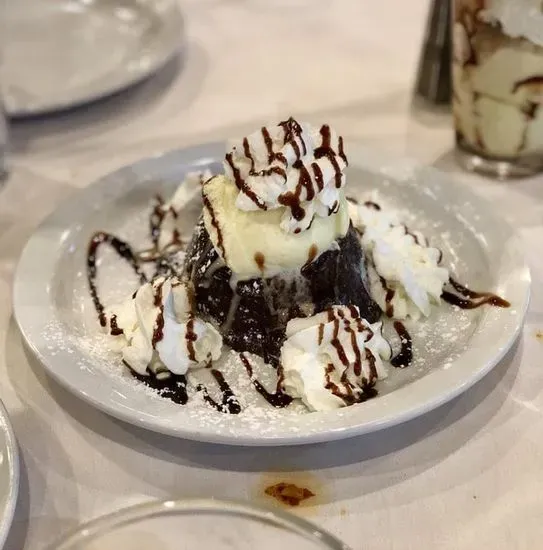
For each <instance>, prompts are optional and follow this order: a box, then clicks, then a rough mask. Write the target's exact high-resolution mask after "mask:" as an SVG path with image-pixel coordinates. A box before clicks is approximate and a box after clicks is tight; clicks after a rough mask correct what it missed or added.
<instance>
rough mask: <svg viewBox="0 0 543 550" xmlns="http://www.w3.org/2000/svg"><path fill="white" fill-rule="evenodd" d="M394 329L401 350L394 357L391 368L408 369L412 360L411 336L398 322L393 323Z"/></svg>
mask: <svg viewBox="0 0 543 550" xmlns="http://www.w3.org/2000/svg"><path fill="white" fill-rule="evenodd" d="M394 329H395V330H396V332H397V333H398V336H399V337H400V342H401V348H400V352H399V353H398V355H396V356H394V357H393V358H392V359H391V360H390V363H391V365H392V366H394V367H397V368H400V369H403V368H405V367H408V366H409V365H410V364H411V361H412V360H413V341H412V339H411V335H410V334H409V332H408V331H407V329H406V328H405V325H404V324H403V323H402V322H400V321H395V322H394Z"/></svg>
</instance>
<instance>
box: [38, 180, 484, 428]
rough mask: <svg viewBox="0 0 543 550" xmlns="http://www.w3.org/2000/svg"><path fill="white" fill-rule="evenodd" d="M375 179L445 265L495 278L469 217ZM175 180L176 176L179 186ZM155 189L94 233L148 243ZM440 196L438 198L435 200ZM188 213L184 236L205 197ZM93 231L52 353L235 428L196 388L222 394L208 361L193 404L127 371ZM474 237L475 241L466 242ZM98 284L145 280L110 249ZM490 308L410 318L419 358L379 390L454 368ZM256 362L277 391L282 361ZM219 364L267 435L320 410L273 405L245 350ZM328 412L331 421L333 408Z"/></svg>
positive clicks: (60, 299) (116, 290)
mask: <svg viewBox="0 0 543 550" xmlns="http://www.w3.org/2000/svg"><path fill="white" fill-rule="evenodd" d="M374 183H375V184H376V187H378V188H379V189H378V191H379V195H378V196H379V197H380V198H382V200H385V201H386V202H387V203H388V204H390V205H391V206H392V207H393V208H397V209H398V210H399V211H400V212H401V215H402V218H403V219H405V221H406V223H408V224H409V226H410V228H413V229H414V230H418V231H421V232H422V233H424V234H425V235H426V236H427V237H428V238H429V239H430V242H431V243H432V245H433V246H436V247H439V248H440V249H441V250H442V251H443V254H444V259H443V263H444V265H447V266H449V267H450V269H451V272H452V273H454V274H455V275H456V276H457V278H458V279H459V280H461V281H463V282H466V283H469V284H472V285H473V286H475V287H482V288H484V287H485V285H487V283H488V279H489V276H488V269H487V266H486V265H485V263H484V260H481V262H480V264H478V265H473V264H472V265H467V264H466V263H465V262H463V260H462V258H463V257H470V258H473V256H474V254H473V253H471V254H467V253H463V252H465V249H466V247H467V246H474V244H473V237H471V239H466V230H465V229H463V230H462V220H457V222H458V227H455V228H453V229H454V230H452V229H451V227H450V224H451V218H452V216H450V217H449V218H448V219H445V216H443V215H442V212H435V211H434V212H432V211H431V210H430V209H429V207H428V205H426V206H425V205H422V207H421V206H418V207H417V205H416V204H415V203H413V202H412V201H411V202H410V201H406V200H404V199H405V196H398V186H397V185H396V184H394V182H390V181H388V180H385V181H382V180H377V181H375V182H374ZM174 188H175V186H174V185H173V184H172V191H173V190H174ZM148 191H149V192H148V194H147V195H146V196H145V197H143V196H141V197H140V196H138V200H137V201H135V203H132V204H131V209H130V215H126V216H125V215H119V213H117V212H116V210H115V205H112V206H111V208H109V209H108V208H105V209H103V211H100V212H99V213H97V215H96V218H95V219H93V220H91V221H87V222H86V224H87V227H88V230H89V235H90V232H93V231H95V230H99V229H104V230H107V231H110V232H113V233H115V234H116V235H118V236H119V237H121V238H123V239H124V240H126V241H128V242H130V243H131V244H132V245H133V246H134V247H135V248H136V249H139V248H142V249H143V248H145V247H146V246H148V245H149V240H148V225H147V221H148V213H149V199H150V197H151V196H152V194H153V188H152V185H150V188H149V190H148ZM367 191H368V189H367V187H365V188H363V187H362V185H360V186H357V185H356V183H355V182H354V181H353V179H352V178H351V179H350V183H349V185H348V194H349V195H351V196H353V197H354V198H357V197H360V196H362V195H364V194H366V193H367ZM411 193H412V192H411ZM433 204H434V206H435V202H434V203H433ZM400 205H401V206H400ZM406 205H407V207H406ZM117 207H118V205H117ZM186 213H187V216H186V217H185V219H184V222H185V223H186V226H187V230H186V233H185V234H182V236H181V237H182V239H183V240H184V241H188V240H189V239H190V236H191V234H190V232H191V229H190V228H192V227H194V224H195V223H196V220H197V216H198V213H199V205H198V203H197V202H196V201H195V203H194V204H191V205H188V206H187V210H186ZM459 228H460V229H459ZM86 238H87V236H86V235H83V236H82V237H81V243H80V244H79V246H77V247H75V249H74V250H73V253H72V254H69V255H66V258H65V259H63V262H62V263H61V265H60V266H59V271H58V273H59V275H58V276H57V277H58V278H57V280H56V281H55V283H56V285H55V289H54V301H55V307H56V308H57V309H56V313H57V314H58V319H57V321H55V322H53V323H50V325H49V326H48V328H47V330H46V334H44V338H45V339H46V340H47V341H48V346H50V347H49V351H50V352H52V353H54V352H55V350H64V351H68V352H69V353H72V354H73V356H74V367H75V368H79V369H81V370H82V371H87V372H89V373H92V374H93V375H98V376H101V377H103V379H104V384H107V383H108V381H111V382H112V383H113V382H114V383H115V387H117V388H123V387H124V388H127V389H128V388H129V389H130V390H131V391H132V390H135V391H137V392H138V393H141V394H142V395H143V396H145V399H149V400H153V401H158V402H165V409H166V408H167V409H168V410H171V408H172V407H177V408H178V409H179V411H180V413H179V414H180V415H182V416H179V418H191V419H197V421H198V423H199V425H201V426H202V427H205V426H213V427H215V428H217V429H219V428H220V429H221V430H224V431H226V432H228V430H229V426H230V423H231V422H232V417H231V416H230V415H227V414H222V413H219V412H217V411H216V410H214V409H213V408H211V407H209V405H207V404H206V403H205V402H204V400H203V398H202V394H201V392H198V391H196V389H195V388H196V386H197V385H198V384H199V383H202V382H203V383H204V384H205V385H206V387H208V390H209V393H210V395H211V397H213V398H215V399H219V392H218V389H217V384H216V382H215V381H214V379H213V378H212V377H211V375H210V372H209V371H208V370H206V369H201V370H199V371H195V372H194V373H191V374H190V375H189V378H188V381H189V384H188V393H189V401H188V403H187V405H185V406H180V405H175V404H174V403H171V402H169V401H166V400H165V399H163V398H161V397H160V396H159V395H158V394H157V392H156V391H155V390H152V389H150V388H148V387H147V386H146V385H144V384H142V383H141V382H138V381H137V380H135V379H134V378H133V377H132V376H131V375H130V374H129V373H127V371H126V369H125V368H124V367H123V365H122V364H121V361H120V359H119V356H118V354H117V353H115V352H114V351H112V350H111V349H110V346H109V339H108V337H107V336H106V335H104V334H102V333H101V330H100V327H99V324H98V322H97V319H96V313H95V311H94V308H93V306H92V302H91V300H90V298H89V294H88V288H87V282H86V277H85V271H84V266H85V261H84V257H85V245H84V243H85V242H86ZM467 241H469V242H470V243H471V244H469V243H468V244H466V243H467ZM180 259H182V258H180ZM98 288H99V289H100V293H101V297H102V300H103V302H104V304H105V305H106V306H107V305H110V304H112V303H114V302H118V301H120V300H122V299H124V298H125V297H127V296H129V295H130V294H132V292H133V291H134V290H135V289H136V288H137V280H136V278H135V277H134V275H133V273H132V272H131V270H130V268H129V267H127V266H123V265H122V262H121V261H120V260H119V259H118V257H117V256H116V255H114V254H112V253H111V254H110V253H109V252H108V251H104V253H103V254H102V255H101V258H100V276H99V280H98ZM483 315H484V312H483V311H482V310H476V311H469V312H468V311H463V310H460V309H458V308H453V307H451V306H448V305H446V304H442V305H441V306H440V307H439V308H436V309H435V310H434V311H433V313H432V315H431V316H430V317H429V318H428V319H426V320H424V321H417V322H416V323H415V322H407V323H406V326H407V328H408V330H409V332H410V334H411V335H412V337H413V354H414V361H413V363H412V365H411V366H410V367H409V368H406V369H395V368H393V367H389V372H390V375H389V377H388V379H386V380H383V381H380V382H378V383H377V389H378V390H379V393H380V394H381V395H386V394H387V393H390V392H392V391H395V390H397V389H398V388H400V387H402V386H405V385H406V384H410V383H413V382H414V381H416V380H418V379H420V378H421V377H423V376H425V375H426V374H427V373H428V372H430V371H431V370H433V369H436V368H449V367H450V365H451V364H452V362H453V360H454V359H455V358H456V357H458V355H459V353H461V351H462V350H463V349H464V347H465V346H467V345H468V344H469V340H470V338H471V336H472V334H473V333H474V331H475V330H476V329H477V326H478V324H479V321H480V319H481V317H482V316H483ZM384 332H385V336H387V337H388V338H389V339H390V341H391V343H392V345H393V347H394V350H395V351H397V350H398V349H399V339H398V337H397V335H396V334H395V332H394V330H393V328H392V326H391V325H390V323H388V322H386V323H385V329H384ZM251 362H252V364H253V366H254V375H253V376H254V377H255V378H256V379H258V380H259V381H260V382H261V383H262V384H263V385H264V386H265V387H267V388H268V389H269V390H270V391H273V390H274V388H275V385H276V381H277V378H276V372H275V371H274V369H273V368H272V367H270V366H269V365H265V364H264V363H263V361H262V360H261V359H260V358H257V357H255V356H251ZM214 367H216V368H218V369H219V370H220V371H221V372H222V373H223V374H224V377H225V379H226V381H227V382H228V383H229V385H230V386H231V388H232V390H233V392H234V393H235V395H236V396H237V397H238V399H239V401H240V404H241V405H242V409H243V410H242V412H241V413H240V414H239V415H237V417H236V418H237V419H240V420H241V421H242V422H243V423H244V424H245V425H246V427H247V429H254V430H257V431H258V433H260V434H261V435H262V436H265V435H266V433H272V432H274V431H275V430H276V429H277V426H278V425H281V426H282V424H281V423H282V421H283V420H284V419H285V418H286V417H292V416H298V415H304V414H314V413H308V412H307V410H306V409H305V407H304V406H303V405H302V404H301V403H300V402H294V403H293V404H292V405H291V406H289V407H287V408H284V409H279V408H278V409H275V408H273V407H272V406H270V405H269V404H268V403H267V402H266V401H265V400H264V399H263V398H262V397H261V396H260V395H259V394H258V392H256V391H255V390H254V388H253V385H252V382H251V380H250V378H249V376H248V374H247V372H246V370H245V368H244V367H243V365H242V363H241V361H240V359H239V356H238V354H236V353H234V352H231V351H227V350H225V351H224V352H223V355H222V357H221V359H220V360H219V361H218V362H217V363H216V364H215V365H214ZM121 391H122V390H121ZM376 399H379V397H377V398H376ZM219 400H220V399H219ZM355 407H364V404H360V405H355ZM327 414H333V415H335V416H337V415H340V416H341V415H342V414H343V413H342V411H333V412H330V413H327ZM322 418H323V420H322V421H323V422H325V421H326V416H322ZM236 421H237V420H236ZM180 422H181V420H180ZM299 429H300V428H298V427H297V426H296V424H295V423H291V424H289V425H288V430H289V432H290V433H296V431H297V430H299Z"/></svg>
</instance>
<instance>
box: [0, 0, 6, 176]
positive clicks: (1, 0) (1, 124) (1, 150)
mask: <svg viewBox="0 0 543 550" xmlns="http://www.w3.org/2000/svg"><path fill="white" fill-rule="evenodd" d="M6 9H7V8H6V1H5V0H0V183H1V182H2V180H3V179H4V177H5V176H6V175H7V170H8V169H7V151H8V120H7V116H6V112H5V110H4V103H3V101H2V87H3V78H2V74H3V72H4V71H3V56H2V51H3V43H2V42H3V40H4V37H5V34H6V33H5V30H6V29H5V25H3V24H2V22H3V21H4V20H5V10H6Z"/></svg>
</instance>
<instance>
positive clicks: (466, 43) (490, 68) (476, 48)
mask: <svg viewBox="0 0 543 550" xmlns="http://www.w3.org/2000/svg"><path fill="white" fill-rule="evenodd" d="M452 1H453V5H454V10H453V31H452V35H453V52H454V55H453V65H452V80H453V114H454V125H455V130H456V144H457V157H458V159H459V161H460V162H461V164H462V165H463V166H464V167H465V168H467V169H469V170H473V171H477V172H483V173H486V174H487V175H491V176H494V177H498V178H507V177H522V176H529V175H533V174H535V173H538V172H540V171H543V106H542V103H543V7H542V5H541V2H540V0H452Z"/></svg>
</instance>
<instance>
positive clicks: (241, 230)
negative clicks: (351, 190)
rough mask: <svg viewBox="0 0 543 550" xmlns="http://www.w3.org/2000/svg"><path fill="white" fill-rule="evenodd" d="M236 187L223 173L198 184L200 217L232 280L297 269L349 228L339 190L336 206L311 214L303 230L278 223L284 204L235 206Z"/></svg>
mask: <svg viewBox="0 0 543 550" xmlns="http://www.w3.org/2000/svg"><path fill="white" fill-rule="evenodd" d="M238 197H239V191H238V189H237V188H236V186H235V185H234V184H233V183H232V181H231V180H230V179H229V178H227V177H225V176H215V177H214V178H212V179H210V180H208V181H207V182H206V183H205V184H204V186H203V202H204V214H203V215H204V223H205V228H206V230H207V232H208V233H209V236H210V238H211V241H212V243H213V246H214V247H215V250H217V252H218V254H219V255H220V256H221V258H222V259H223V260H224V262H225V263H226V265H227V266H228V267H229V268H230V269H231V270H232V271H233V273H234V275H235V277H236V278H237V279H238V280H244V279H245V280H246V279H250V278H253V277H273V276H274V275H277V274H279V273H282V272H285V271H296V270H298V271H299V270H300V268H302V267H303V266H304V265H306V264H308V263H311V262H312V261H314V260H315V259H316V258H318V257H319V256H320V255H321V254H322V253H323V252H325V251H326V250H328V249H330V247H331V246H333V245H334V243H336V241H337V239H339V238H341V237H344V236H345V235H346V233H347V230H348V229H349V213H348V207H347V203H346V200H345V197H344V196H343V192H342V191H340V192H339V193H338V197H337V199H336V200H337V203H338V206H337V211H336V212H335V213H334V214H331V215H330V216H326V217H316V218H315V219H314V220H313V223H312V224H311V227H308V228H307V229H306V230H305V231H302V232H301V233H292V232H289V233H285V232H284V231H283V230H282V229H281V227H280V224H281V219H282V217H283V216H284V211H285V208H284V207H280V208H274V209H268V210H259V209H257V210H240V209H239V208H238V207H237V206H236V203H237V199H238Z"/></svg>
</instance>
